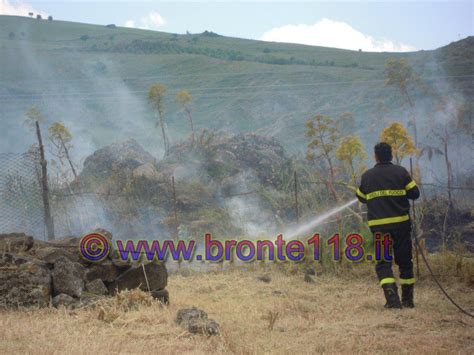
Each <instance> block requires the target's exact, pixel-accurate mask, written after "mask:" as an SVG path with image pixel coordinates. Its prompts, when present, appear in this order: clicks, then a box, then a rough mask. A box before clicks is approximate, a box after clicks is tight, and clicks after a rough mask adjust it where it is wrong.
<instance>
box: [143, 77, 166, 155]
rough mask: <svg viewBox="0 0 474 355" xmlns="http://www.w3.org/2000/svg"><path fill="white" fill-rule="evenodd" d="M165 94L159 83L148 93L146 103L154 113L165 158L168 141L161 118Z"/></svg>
mask: <svg viewBox="0 0 474 355" xmlns="http://www.w3.org/2000/svg"><path fill="white" fill-rule="evenodd" d="M165 93H166V86H164V85H163V84H160V83H156V84H153V85H152V86H151V87H150V90H149V91H148V103H149V104H150V105H151V107H152V108H153V110H154V111H155V117H156V119H157V120H156V126H157V127H158V126H160V127H161V134H162V136H163V143H164V148H165V156H166V155H168V153H169V140H168V136H167V134H166V128H165V121H164V118H163V114H164V107H163V101H164V96H165Z"/></svg>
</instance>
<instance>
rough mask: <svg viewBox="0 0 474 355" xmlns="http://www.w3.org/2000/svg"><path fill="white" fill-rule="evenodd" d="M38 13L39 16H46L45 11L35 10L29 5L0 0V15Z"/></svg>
mask: <svg viewBox="0 0 474 355" xmlns="http://www.w3.org/2000/svg"><path fill="white" fill-rule="evenodd" d="M30 12H32V13H34V14H35V15H37V14H39V15H41V16H47V15H48V14H46V13H45V12H42V11H38V10H35V9H34V8H33V7H32V6H31V5H29V4H27V3H24V2H21V1H15V2H11V3H10V2H9V1H8V0H0V15H13V16H26V17H28V16H29V15H28V13H30Z"/></svg>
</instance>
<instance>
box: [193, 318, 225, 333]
mask: <svg viewBox="0 0 474 355" xmlns="http://www.w3.org/2000/svg"><path fill="white" fill-rule="evenodd" d="M188 332H190V333H192V334H204V335H218V334H219V324H218V323H217V322H216V321H215V320H212V319H199V318H193V319H191V320H190V321H189V323H188Z"/></svg>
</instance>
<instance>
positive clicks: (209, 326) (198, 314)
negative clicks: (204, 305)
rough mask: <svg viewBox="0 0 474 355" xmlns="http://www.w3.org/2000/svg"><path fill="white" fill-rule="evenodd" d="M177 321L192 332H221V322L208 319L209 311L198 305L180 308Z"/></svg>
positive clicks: (215, 333)
mask: <svg viewBox="0 0 474 355" xmlns="http://www.w3.org/2000/svg"><path fill="white" fill-rule="evenodd" d="M176 323H177V324H179V325H181V326H183V327H185V328H187V330H188V332H190V333H192V334H204V335H217V334H219V324H218V323H217V322H216V321H215V320H212V319H208V318H207V313H206V312H204V311H203V310H201V309H197V308H196V307H193V308H183V309H180V310H179V311H178V314H177V315H176Z"/></svg>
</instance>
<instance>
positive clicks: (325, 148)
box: [306, 114, 339, 201]
mask: <svg viewBox="0 0 474 355" xmlns="http://www.w3.org/2000/svg"><path fill="white" fill-rule="evenodd" d="M306 137H308V138H309V140H310V141H309V143H308V146H307V147H308V151H307V154H306V157H307V159H308V160H315V159H322V160H323V161H324V162H325V163H326V164H327V166H328V168H329V176H328V179H327V180H326V181H325V184H326V185H327V187H328V189H329V190H330V191H331V194H332V195H333V197H334V199H335V200H336V201H339V197H338V195H337V192H336V189H335V188H334V183H335V180H336V170H335V167H334V163H333V159H334V151H335V149H336V142H337V140H338V138H339V135H338V130H337V124H336V122H335V121H334V120H333V119H332V118H331V117H329V116H324V115H319V114H317V115H314V116H313V117H311V118H310V119H309V120H307V121H306Z"/></svg>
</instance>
